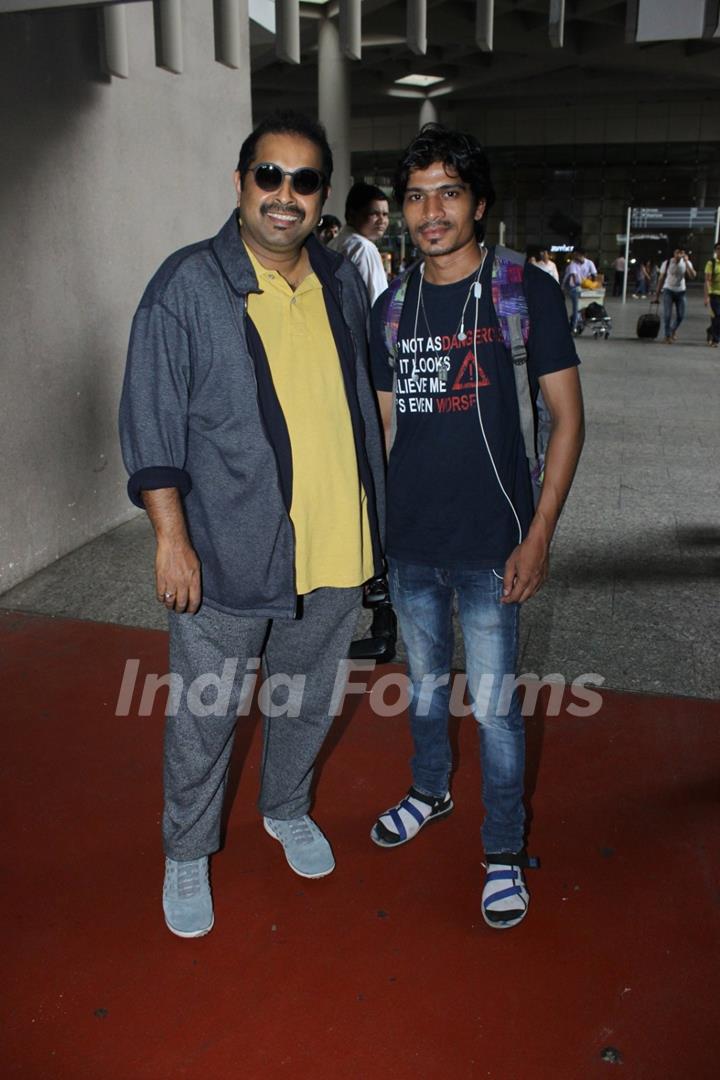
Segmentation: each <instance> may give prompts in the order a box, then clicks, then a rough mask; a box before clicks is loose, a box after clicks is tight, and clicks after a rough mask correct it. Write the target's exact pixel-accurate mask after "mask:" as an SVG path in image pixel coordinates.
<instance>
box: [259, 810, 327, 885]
mask: <svg viewBox="0 0 720 1080" xmlns="http://www.w3.org/2000/svg"><path fill="white" fill-rule="evenodd" d="M263 825H264V826H265V832H267V833H269V834H270V836H272V837H274V838H275V839H276V840H279V842H280V843H281V844H282V846H283V848H284V850H285V858H286V859H287V861H288V863H289V864H290V868H291V869H292V870H294V871H295V873H296V874H299V875H300V877H306V878H320V877H325V876H326V875H327V874H331V873H332V872H333V870H334V869H335V859H334V858H333V853H332V848H331V847H330V844H329V843H328V841H327V839H326V838H325V836H324V835H323V834H322V832H321V831H320V829H318V827H317V825H316V824H315V822H314V821H313V820H312V818H311V817H309V816H308V814H305V816H304V817H301V818H293V819H292V820H290V821H281V820H280V819H279V818H269V817H266V818H263Z"/></svg>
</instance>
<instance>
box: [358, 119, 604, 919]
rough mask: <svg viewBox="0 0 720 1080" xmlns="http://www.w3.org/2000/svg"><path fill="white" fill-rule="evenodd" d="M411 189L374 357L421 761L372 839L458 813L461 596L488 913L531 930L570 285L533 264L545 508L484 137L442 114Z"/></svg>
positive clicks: (393, 555) (573, 370)
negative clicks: (522, 619) (528, 677)
mask: <svg viewBox="0 0 720 1080" xmlns="http://www.w3.org/2000/svg"><path fill="white" fill-rule="evenodd" d="M395 197H396V199H397V201H398V203H399V205H400V206H401V207H402V209H403V214H404V216H405V221H406V224H407V227H408V229H409V231H410V235H411V238H412V241H413V243H414V244H415V246H416V247H417V248H418V249H419V251H420V253H421V255H422V257H423V258H422V262H421V263H420V265H419V266H418V267H417V268H416V269H415V270H414V271H413V272H412V275H411V278H410V281H409V283H408V287H407V292H406V295H405V300H404V303H403V307H402V314H401V318H400V324H399V327H398V335H397V348H396V351H395V356H394V357H393V358H391V357H390V355H389V353H388V344H387V340H386V335H385V333H384V325H383V324H384V320H385V319H386V318H387V316H388V306H387V300H385V301H384V300H383V298H382V297H381V298H380V299H379V300H378V301H377V302H376V304H375V306H374V308H373V311H372V322H371V355H372V364H373V376H374V380H375V387H376V390H377V393H378V401H379V405H380V411H381V414H382V418H383V422H384V426H385V432H386V439H387V443H388V447H389V458H388V537H387V555H388V568H389V574H388V576H389V583H390V592H391V597H392V601H393V604H394V606H395V608H396V611H397V613H398V618H399V620H400V629H401V632H402V636H403V639H404V641H405V645H406V648H407V653H408V662H409V669H410V680H411V685H412V701H411V706H410V720H411V728H412V736H413V742H414V749H415V753H414V756H413V759H412V763H411V766H412V787H411V788H410V790H409V792H408V794H407V795H406V796H405V798H403V799H402V800H401V801H400V802H399V803H398V804H397V805H396V806H394V807H392V808H391V809H390V810H387V811H386V812H385V813H383V814H381V815H380V817H379V819H378V821H377V822H376V823H375V825H374V827H373V830H372V833H371V836H372V839H373V840H374V841H375V843H376V844H378V845H380V846H381V847H396V846H397V845H399V844H402V843H406V842H407V841H408V840H411V839H412V838H413V837H414V836H416V835H417V833H418V832H419V831H420V829H421V828H422V827H423V825H425V824H426V823H427V822H428V821H432V820H435V819H438V818H440V817H442V816H444V815H446V814H448V813H450V811H451V810H452V808H453V802H452V797H451V795H450V791H449V778H450V770H451V764H452V762H451V753H450V745H449V741H448V711H449V705H450V687H449V682H450V667H451V662H452V653H453V631H452V608H453V599H454V598H457V605H458V617H459V620H460V626H461V628H462V632H463V637H464V640H465V651H466V656H467V675H468V689H469V692H470V696H471V700H472V708H473V713H474V715H475V718H476V720H477V721H478V725H479V728H480V745H481V760H482V768H483V801H484V804H485V811H486V813H485V821H484V823H483V828H482V838H483V845H484V849H485V856H486V865H487V868H488V873H487V878H486V882H485V887H484V891H483V901H482V913H483V917H484V919H485V921H486V922H487V923H488V924H489V925H490V926H493V927H497V928H504V927H509V926H514V925H515V924H516V923H518V922H520V920H521V919H522V918H523V917H524V915H525V913H526V911H527V906H528V899H529V897H528V893H527V889H526V886H525V880H524V875H523V867H525V866H527V865H528V858H527V855H526V853H525V835H524V831H525V815H524V808H523V775H524V768H525V733H524V724H523V718H522V716H521V713H520V708H519V703H518V700H517V695H516V693H515V692H514V690H512V693H508V689H507V687H508V685H509V686H510V688H511V689H512V684H513V682H514V677H515V672H516V666H517V654H518V623H519V605H520V604H521V603H523V602H524V601H525V600H527V599H529V597H531V596H532V595H533V594H534V593H535V592H537V590H538V589H539V588H540V586H541V585H542V583H543V582H544V581H545V579H546V577H547V574H548V551H549V547H550V540H551V538H552V535H553V532H554V530H555V527H556V525H557V521H558V517H559V515H560V511H561V509H562V506H563V503H564V501H565V499H566V497H567V494H568V491H569V489H570V484H571V482H572V478H573V475H574V472H575V467H576V465H577V461H578V458H579V456H580V450H581V447H582V441H583V410H582V397H581V392H580V382H579V379H578V373H577V364H578V359H577V354H576V352H575V347H574V344H573V341H572V337H571V335H570V330H569V327H568V323H567V316H566V314H565V305H564V301H563V296H562V292H561V290H560V288H559V287H558V285H557V284H556V282H555V281H553V280H552V278H550V277H549V275H547V274H544V273H543V272H542V271H541V270H538V269H537V268H536V267H534V266H532V265H527V266H526V267H525V271H524V277H523V288H524V293H525V296H526V299H527V306H528V312H529V319H530V332H529V337H528V342H527V349H528V371H529V375H530V379H531V384H533V385H534V387H535V388H536V387H537V385H538V383H539V385H540V387H541V389H542V392H543V396H544V399H545V403H546V405H547V407H548V409H549V411H550V414H551V417H552V434H551V437H550V441H549V444H548V448H547V453H546V459H545V475H544V482H543V486H542V491H541V496H540V499H539V502H538V506H537V509H536V510H533V499H532V490H531V483H530V476H529V470H528V461H527V458H526V456H525V449H524V443H523V439H522V435H521V430H520V424H519V413H518V403H517V395H516V390H515V380H514V374H513V365H512V359H511V357H510V354H509V352H508V350H507V349H506V347H505V345H504V344H503V336H502V331H501V328H500V325H499V323H498V319H497V317H496V314H495V310H494V307H493V302H492V287H491V286H492V264H493V254H494V251H493V249H492V248H490V249H485V248H484V247H481V246H479V241H481V240H482V237H483V235H484V219H485V216H486V214H487V212H488V210H489V209H490V208H491V206H492V204H493V202H494V200H495V193H494V190H493V187H492V182H491V179H490V172H489V164H488V161H487V158H486V156H485V154H484V152H483V150H482V148H481V147H480V146H479V144H478V143H477V142H476V141H475V139H474V138H473V137H472V136H469V135H465V134H462V133H460V132H453V131H449V130H448V129H446V128H443V127H442V126H440V125H437V124H427V125H425V127H423V129H422V131H421V132H420V134H419V135H418V136H417V137H416V138H415V139H414V140H413V142H412V143H411V144H410V146H409V147H408V148H407V150H406V151H405V153H404V155H403V157H402V158H401V161H400V163H399V165H398V169H397V172H396V176H395ZM391 432H394V437H392V440H391ZM391 441H392V445H390V444H391Z"/></svg>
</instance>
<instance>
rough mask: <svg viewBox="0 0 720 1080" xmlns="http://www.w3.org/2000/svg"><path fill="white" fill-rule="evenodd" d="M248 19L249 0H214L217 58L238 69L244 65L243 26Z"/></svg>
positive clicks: (227, 65)
mask: <svg viewBox="0 0 720 1080" xmlns="http://www.w3.org/2000/svg"><path fill="white" fill-rule="evenodd" d="M247 21H248V0H213V25H214V29H215V59H216V60H217V62H218V64H224V65H225V67H229V68H233V69H235V70H237V68H239V67H240V66H241V65H242V59H243V58H242V28H243V26H246V25H247Z"/></svg>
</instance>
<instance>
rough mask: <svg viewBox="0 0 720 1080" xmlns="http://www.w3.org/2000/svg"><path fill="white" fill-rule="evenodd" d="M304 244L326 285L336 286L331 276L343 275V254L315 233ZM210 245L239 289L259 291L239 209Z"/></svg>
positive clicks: (234, 286) (230, 279)
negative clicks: (238, 216)
mask: <svg viewBox="0 0 720 1080" xmlns="http://www.w3.org/2000/svg"><path fill="white" fill-rule="evenodd" d="M305 246H306V248H307V253H308V255H309V257H310V265H311V266H312V268H313V270H314V271H315V273H316V274H317V276H318V277H319V278H320V281H321V282H322V283H323V285H329V286H331V287H333V286H332V284H331V280H330V279H331V278H332V277H335V276H342V274H341V271H342V268H343V263H344V259H343V257H342V255H340V254H338V252H336V251H330V250H329V249H328V248H326V247H325V246H324V245H323V244H321V243H320V241H319V240H318V238H317V237H316V236H315V235H314V233H311V234H310V236H309V237H308V238H307V240H306V241H305ZM210 247H211V249H212V252H213V254H214V255H215V258H216V259H217V260H218V262H219V263H220V266H221V267H222V271H223V273H224V275H225V277H226V278H227V280H228V282H229V283H230V286H231V287H232V288H233V289H234V291H235V292H236V293H238V294H239V295H241V296H244V295H245V294H246V293H249V292H259V291H260V290H259V286H258V281H257V277H256V276H255V271H254V270H253V267H252V263H251V262H250V259H249V257H248V253H247V251H246V250H245V245H244V244H243V242H242V237H241V233H240V230H239V229H238V225H237V214H236V211H233V212H232V214H231V215H230V217H229V218H228V219H227V221H226V222H225V224H224V225H223V227H222V229H221V230H220V232H219V233H218V234H217V235H216V236H214V237H213V238H212V240H211V241H210Z"/></svg>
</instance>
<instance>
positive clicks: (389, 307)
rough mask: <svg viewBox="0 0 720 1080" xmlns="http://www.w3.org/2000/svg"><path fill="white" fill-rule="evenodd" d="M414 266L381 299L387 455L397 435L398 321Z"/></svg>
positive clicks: (394, 282) (388, 288) (396, 280)
mask: <svg viewBox="0 0 720 1080" xmlns="http://www.w3.org/2000/svg"><path fill="white" fill-rule="evenodd" d="M416 266H418V263H417V262H415V263H413V264H412V266H409V267H408V268H407V270H405V271H404V273H402V274H400V275H399V276H398V277H396V278H395V279H394V280H393V281H391V282H390V284H389V285H388V287H387V289H386V290H385V292H384V293H383V294H382V298H381V303H382V332H383V341H384V343H385V348H386V349H387V356H388V363H389V364H390V367H391V368H392V373H393V385H392V418H391V421H390V442H389V444H388V454H389V453H390V448H391V447H392V444H393V443H394V442H395V435H396V434H397V407H396V401H397V352H398V338H399V337H400V319H401V318H402V310H403V305H404V303H405V296H406V293H407V290H408V285H409V284H410V277H411V275H412V272H413V270H414V269H415V268H416Z"/></svg>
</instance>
